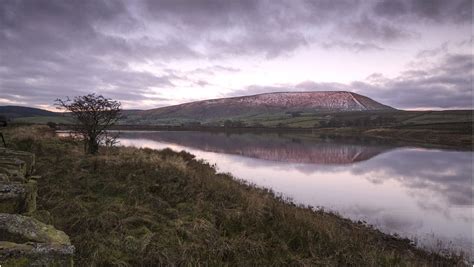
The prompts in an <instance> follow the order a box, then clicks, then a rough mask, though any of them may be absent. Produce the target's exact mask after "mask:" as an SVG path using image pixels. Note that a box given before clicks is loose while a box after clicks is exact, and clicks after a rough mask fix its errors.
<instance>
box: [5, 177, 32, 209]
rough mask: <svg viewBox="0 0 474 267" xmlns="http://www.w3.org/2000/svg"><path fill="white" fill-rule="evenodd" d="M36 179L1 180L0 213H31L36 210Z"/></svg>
mask: <svg viewBox="0 0 474 267" xmlns="http://www.w3.org/2000/svg"><path fill="white" fill-rule="evenodd" d="M36 192H37V186H36V181H33V180H31V181H28V182H27V183H20V182H0V213H29V212H33V211H35V210H36Z"/></svg>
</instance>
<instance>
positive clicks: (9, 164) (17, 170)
mask: <svg viewBox="0 0 474 267" xmlns="http://www.w3.org/2000/svg"><path fill="white" fill-rule="evenodd" d="M0 167H1V168H2V173H7V174H8V173H11V174H16V175H20V176H26V173H27V171H26V163H25V162H24V161H23V160H20V159H17V158H5V157H3V158H2V157H0Z"/></svg>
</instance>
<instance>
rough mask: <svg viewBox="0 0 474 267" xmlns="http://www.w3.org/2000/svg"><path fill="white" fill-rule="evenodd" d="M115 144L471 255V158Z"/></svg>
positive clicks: (179, 141) (311, 139) (304, 143)
mask: <svg viewBox="0 0 474 267" xmlns="http://www.w3.org/2000/svg"><path fill="white" fill-rule="evenodd" d="M120 144H121V145H124V146H135V147H148V148H154V149H162V148H166V147H169V148H172V149H174V150H178V151H180V150H186V151H188V152H190V153H192V154H194V155H196V156H197V158H201V159H205V160H206V161H208V162H209V163H211V164H216V166H217V169H218V170H219V171H220V172H229V173H231V174H232V175H234V176H235V177H237V178H240V179H243V180H246V181H248V182H251V183H254V184H256V185H258V186H261V187H267V188H271V189H273V190H274V191H275V192H277V193H281V194H282V195H284V196H286V197H289V198H291V199H292V200H293V201H294V202H295V203H299V204H304V205H310V206H313V207H323V208H324V209H327V210H331V211H335V212H337V213H339V214H341V215H342V216H344V217H347V218H351V219H353V220H363V221H366V222H367V223H369V224H372V225H374V226H375V227H377V228H378V229H380V230H382V231H384V232H386V233H391V234H394V233H396V234H398V235H400V236H403V237H409V238H411V239H412V240H415V241H416V242H417V244H418V245H419V246H422V247H425V248H428V249H434V250H440V249H446V248H447V249H450V250H455V251H464V252H465V253H467V254H468V255H471V257H472V255H473V253H472V251H473V246H474V245H473V244H474V243H473V227H474V226H473V225H474V215H473V178H472V174H473V165H472V160H473V153H472V152H465V151H464V152H463V151H450V150H439V149H425V148H417V147H406V146H403V145H401V144H388V143H380V141H374V140H361V139H360V138H352V139H350V138H349V139H347V138H345V139H340V138H339V139H335V138H334V137H328V136H313V135H311V134H305V135H304V134H294V133H292V134H277V133H265V134H255V133H245V134H229V133H210V132H122V134H121V137H120Z"/></svg>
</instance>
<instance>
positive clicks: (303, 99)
mask: <svg viewBox="0 0 474 267" xmlns="http://www.w3.org/2000/svg"><path fill="white" fill-rule="evenodd" d="M384 110H385V111H389V110H395V109H394V108H392V107H389V106H386V105H383V104H381V103H379V102H377V101H374V100H372V99H370V98H368V97H366V96H363V95H359V94H356V93H352V92H345V91H318V92H276V93H266V94H258V95H251V96H241V97H231V98H220V99H211V100H203V101H196V102H191V103H185V104H180V105H175V106H169V107H163V108H157V109H151V110H145V111H141V112H137V113H136V114H133V115H132V116H131V118H133V120H136V119H137V118H138V119H140V120H145V121H157V120H160V119H167V120H170V119H176V120H191V121H192V120H194V121H212V120H219V119H228V118H236V117H248V116H254V115H261V114H268V113H273V114H275V113H285V112H346V111H384Z"/></svg>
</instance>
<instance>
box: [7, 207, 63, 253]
mask: <svg viewBox="0 0 474 267" xmlns="http://www.w3.org/2000/svg"><path fill="white" fill-rule="evenodd" d="M0 238H1V239H2V241H9V242H14V243H25V242H37V243H48V244H59V245H70V244H71V242H70V241H69V237H68V236H67V235H66V234H65V233H64V232H63V231H59V230H57V229H55V228H54V227H53V226H51V225H47V224H44V223H42V222H40V221H38V220H36V219H34V218H32V217H27V216H22V215H18V214H6V213H0Z"/></svg>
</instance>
